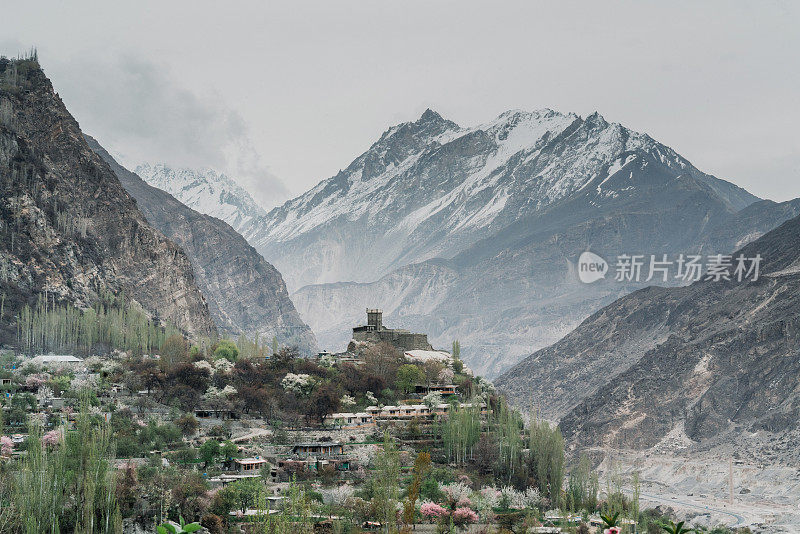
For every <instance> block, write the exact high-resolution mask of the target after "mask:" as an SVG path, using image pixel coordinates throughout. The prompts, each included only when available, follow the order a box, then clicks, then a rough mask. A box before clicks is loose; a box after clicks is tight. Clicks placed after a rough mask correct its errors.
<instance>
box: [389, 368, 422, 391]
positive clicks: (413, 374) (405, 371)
mask: <svg viewBox="0 0 800 534" xmlns="http://www.w3.org/2000/svg"><path fill="white" fill-rule="evenodd" d="M423 378H424V374H423V373H422V370H421V369H420V368H419V367H417V366H416V365H414V364H411V363H407V364H404V365H401V366H400V368H399V369H397V380H396V384H397V387H398V389H400V391H402V392H403V393H406V394H408V393H411V392H412V391H414V386H415V385H416V384H417V382H421V381H422V379H423Z"/></svg>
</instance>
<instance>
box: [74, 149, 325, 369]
mask: <svg viewBox="0 0 800 534" xmlns="http://www.w3.org/2000/svg"><path fill="white" fill-rule="evenodd" d="M87 141H88V143H89V146H90V147H91V148H92V150H94V151H95V152H96V153H97V154H99V155H100V157H102V158H103V159H104V160H105V161H106V162H107V163H108V164H109V165H110V167H111V168H112V169H113V170H114V172H115V173H116V175H117V176H118V177H119V180H120V181H121V182H122V185H123V186H124V187H125V189H126V190H127V191H128V193H130V194H131V195H132V196H133V197H134V198H135V199H136V201H137V203H138V206H139V209H140V210H141V211H142V213H144V215H145V217H146V218H147V220H148V221H149V222H150V223H151V224H152V225H153V226H155V227H156V228H158V229H159V230H160V231H161V232H163V233H164V235H166V236H167V237H169V238H170V239H171V240H173V241H174V242H175V243H177V244H178V245H180V246H181V247H182V248H183V249H184V250H185V251H186V253H187V255H188V256H189V259H190V260H191V262H192V266H193V268H194V272H195V276H196V279H197V285H198V286H199V287H200V290H201V291H202V292H203V295H204V296H205V297H206V300H207V301H208V306H209V309H210V310H211V316H212V317H213V318H214V321H215V322H216V324H217V326H218V327H219V329H220V331H221V332H222V333H224V334H227V335H230V336H234V337H236V336H239V335H241V334H244V335H246V336H247V337H248V338H250V339H251V340H252V339H254V338H255V336H256V335H258V336H259V337H260V339H261V340H262V341H264V342H266V343H269V342H270V341H271V340H272V337H273V336H276V337H277V338H278V341H279V342H280V344H281V345H296V346H298V348H299V349H300V350H301V351H302V352H303V353H311V352H313V351H315V350H316V348H317V343H316V339H315V338H314V334H313V333H312V332H311V329H310V328H309V327H308V326H307V325H306V324H305V323H303V321H302V320H301V319H300V316H299V315H298V313H297V310H296V309H295V307H294V305H293V304H292V301H291V300H290V299H289V294H288V292H287V291H286V284H284V282H283V278H282V277H281V274H280V273H279V272H278V271H277V270H276V269H275V267H273V266H272V265H270V264H269V263H267V261H266V260H264V258H262V257H261V256H260V255H259V254H258V252H256V250H255V249H254V248H253V247H251V246H250V245H249V244H248V243H247V241H245V239H244V238H243V237H242V236H241V235H239V234H238V233H237V232H236V231H235V230H234V229H233V228H231V226H230V225H229V224H227V223H226V222H224V221H221V220H220V219H218V218H215V217H211V216H209V215H203V214H201V213H198V212H197V211H195V210H193V209H191V208H189V207H187V206H185V205H183V204H182V203H181V202H179V201H178V200H176V199H175V198H174V197H173V196H172V195H170V194H168V193H166V192H164V191H162V190H161V189H158V188H156V187H153V186H151V185H148V184H147V183H146V182H145V181H144V180H142V179H141V178H140V177H139V176H137V175H136V174H134V173H132V172H130V171H128V170H127V169H125V168H123V167H122V166H120V165H119V164H118V163H117V162H116V161H114V159H113V158H112V157H111V156H110V155H109V154H108V152H106V151H105V150H104V149H103V147H101V146H100V145H99V144H98V143H97V141H95V140H94V139H92V138H90V137H87ZM160 169H161V170H162V171H163V170H164V168H163V167H160ZM239 215H241V213H240V212H239ZM237 216H238V215H237Z"/></svg>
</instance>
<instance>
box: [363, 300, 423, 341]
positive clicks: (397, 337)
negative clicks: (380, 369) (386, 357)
mask: <svg viewBox="0 0 800 534" xmlns="http://www.w3.org/2000/svg"><path fill="white" fill-rule="evenodd" d="M353 341H356V342H359V341H360V342H369V343H380V342H382V341H385V342H387V343H391V344H392V345H394V346H395V347H397V348H398V349H399V350H401V351H407V350H433V347H432V346H431V344H430V343H428V335H427V334H416V333H414V332H409V331H408V330H402V329H399V328H386V327H385V326H383V312H382V311H381V310H375V309H369V308H367V324H366V325H362V326H356V327H355V328H353Z"/></svg>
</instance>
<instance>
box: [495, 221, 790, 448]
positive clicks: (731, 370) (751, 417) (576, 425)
mask: <svg viewBox="0 0 800 534" xmlns="http://www.w3.org/2000/svg"><path fill="white" fill-rule="evenodd" d="M741 254H743V255H744V256H745V257H755V256H757V255H760V256H761V257H762V258H763V262H762V266H761V274H760V277H759V279H758V280H755V281H753V280H749V281H744V282H738V281H736V280H732V281H724V280H723V281H713V280H708V281H707V280H704V281H700V282H696V283H694V284H692V285H691V286H687V287H680V288H648V289H644V290H641V291H637V292H634V293H632V294H630V295H628V296H626V297H624V298H622V299H620V300H618V301H617V302H615V303H613V304H612V305H610V306H608V307H606V308H603V309H602V310H600V311H599V312H597V313H595V314H594V315H592V316H591V317H590V318H589V319H587V320H586V321H585V322H584V323H583V324H582V325H580V327H579V328H577V329H576V330H575V331H574V332H572V333H571V334H570V335H568V336H567V337H565V338H564V339H563V340H562V341H560V342H559V343H557V344H555V345H553V346H552V347H549V348H547V349H544V350H541V351H539V352H537V353H535V354H534V355H532V356H531V357H530V358H528V359H526V360H525V361H523V362H521V363H520V364H519V365H517V366H516V367H514V368H513V369H512V370H510V371H509V372H508V373H506V374H505V375H504V376H503V377H501V379H499V380H498V381H497V382H496V383H497V385H498V387H499V389H500V390H501V391H503V392H504V393H506V394H507V395H509V398H512V399H516V400H517V402H518V403H519V404H523V405H524V404H525V403H526V402H531V403H534V404H535V405H536V406H538V407H541V408H543V409H544V411H545V414H546V415H547V416H549V417H551V418H553V419H560V425H561V428H562V430H563V431H564V434H565V436H566V437H567V438H568V440H570V442H571V443H572V445H573V446H577V447H587V446H611V447H623V448H640V449H643V448H648V447H652V446H654V445H656V444H658V443H659V442H660V441H661V440H663V439H664V438H665V437H667V436H672V437H673V438H675V437H677V438H681V437H683V438H688V440H691V441H694V442H701V443H702V442H706V441H707V440H712V439H714V438H718V437H719V436H723V435H731V434H726V433H729V432H735V433H739V434H741V433H743V432H745V431H746V432H752V433H758V432H760V431H767V432H783V431H789V430H792V429H797V428H798V421H800V390H798V387H797V384H798V381H799V380H800V359H798V349H797V347H798V341H800V218H794V219H791V220H790V221H787V222H786V223H784V224H783V225H781V226H780V227H779V228H777V229H775V230H773V231H771V232H769V233H767V234H765V235H764V236H762V237H761V238H759V239H758V240H756V241H754V242H752V243H750V244H749V245H747V246H746V247H744V248H743V249H742V250H741ZM738 255H739V253H736V254H735V255H734V256H738Z"/></svg>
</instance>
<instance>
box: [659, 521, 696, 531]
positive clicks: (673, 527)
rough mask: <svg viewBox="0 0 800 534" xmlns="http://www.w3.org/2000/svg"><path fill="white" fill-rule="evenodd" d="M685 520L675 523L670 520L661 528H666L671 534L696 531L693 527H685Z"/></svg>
mask: <svg viewBox="0 0 800 534" xmlns="http://www.w3.org/2000/svg"><path fill="white" fill-rule="evenodd" d="M683 525H684V521H681V522H680V523H675V522H673V521H672V520H669V521H668V524H666V525H663V526H662V527H661V528H662V529H664V531H665V532H668V533H669V534H688V533H689V532H694V531H695V530H694V529H693V528H687V527H684V526H683Z"/></svg>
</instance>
